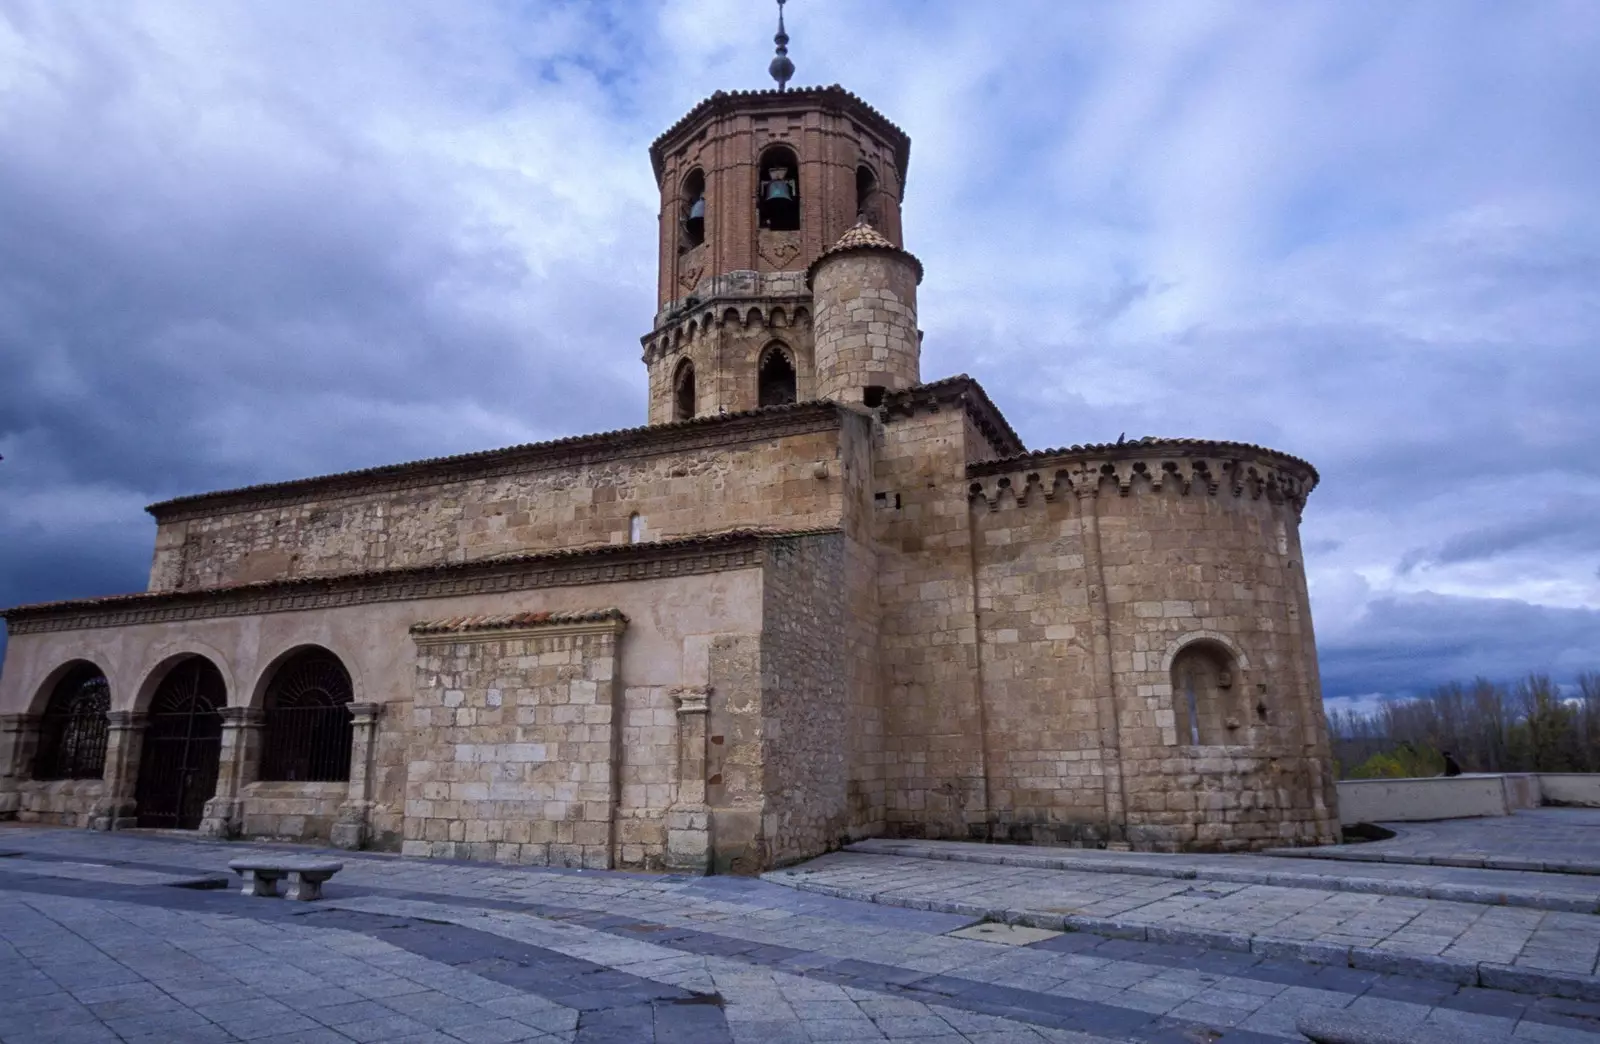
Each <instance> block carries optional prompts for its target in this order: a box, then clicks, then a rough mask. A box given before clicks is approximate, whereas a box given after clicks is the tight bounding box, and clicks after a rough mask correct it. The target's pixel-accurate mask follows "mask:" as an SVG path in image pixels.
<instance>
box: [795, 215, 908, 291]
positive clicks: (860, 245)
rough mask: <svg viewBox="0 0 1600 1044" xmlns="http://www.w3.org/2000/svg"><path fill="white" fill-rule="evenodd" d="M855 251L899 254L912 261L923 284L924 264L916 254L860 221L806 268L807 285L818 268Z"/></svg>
mask: <svg viewBox="0 0 1600 1044" xmlns="http://www.w3.org/2000/svg"><path fill="white" fill-rule="evenodd" d="M853 250H883V251H887V252H889V253H892V254H899V255H900V256H901V257H903V258H905V259H906V260H908V261H910V262H911V264H912V266H913V267H914V268H916V270H917V282H919V283H920V282H922V262H921V261H918V260H917V256H916V255H915V254H913V253H910V252H909V251H906V250H901V249H900V248H899V247H897V246H895V245H894V244H893V243H891V242H889V240H888V239H887V238H886V237H885V236H884V235H883V233H882V232H879V231H878V230H877V229H875V228H873V227H872V226H871V225H869V224H867V223H866V222H865V221H858V222H857V223H856V224H854V225H852V226H850V228H849V229H847V230H846V231H845V234H844V235H842V236H840V237H839V241H838V242H837V243H835V244H833V246H831V247H829V248H828V249H826V250H824V251H823V252H822V253H820V254H818V255H817V259H816V260H815V261H813V262H811V264H810V266H809V267H807V268H806V285H807V286H810V285H811V278H812V276H814V275H816V273H817V267H818V266H819V265H821V264H822V263H823V262H824V261H826V260H827V259H828V258H830V257H836V256H837V255H839V254H848V253H850V252H851V251H853Z"/></svg>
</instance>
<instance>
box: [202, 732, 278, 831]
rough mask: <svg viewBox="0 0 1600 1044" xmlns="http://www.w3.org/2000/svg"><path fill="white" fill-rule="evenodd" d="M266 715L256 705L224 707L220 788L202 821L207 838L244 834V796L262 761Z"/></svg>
mask: <svg viewBox="0 0 1600 1044" xmlns="http://www.w3.org/2000/svg"><path fill="white" fill-rule="evenodd" d="M264 720H265V715H263V714H262V712H261V711H259V710H256V709H255V708H254V707H224V708H222V754H221V758H220V761H219V763H218V765H217V791H216V793H215V794H213V795H212V797H211V800H209V801H207V802H206V807H205V812H204V813H203V815H202V818H201V820H200V833H201V834H202V835H203V836H205V837H215V838H221V839H223V840H229V841H231V840H232V839H234V838H236V837H238V836H239V835H240V834H242V833H244V798H242V797H240V793H241V792H242V791H243V789H244V785H245V784H246V783H250V782H253V781H254V780H255V778H256V774H257V772H259V771H260V764H261V725H262V723H263V721H264Z"/></svg>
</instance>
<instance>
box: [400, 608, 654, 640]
mask: <svg viewBox="0 0 1600 1044" xmlns="http://www.w3.org/2000/svg"><path fill="white" fill-rule="evenodd" d="M627 626H628V618H627V617H626V616H624V615H623V613H622V610H620V609H588V610H584V611H582V612H572V613H506V614H503V615H498V616H458V617H454V618H452V619H449V620H429V621H423V622H420V623H414V624H412V625H411V640H412V641H414V642H416V643H417V645H418V647H427V646H430V645H458V644H461V643H464V642H506V641H515V640H518V639H524V638H525V639H534V640H541V639H545V638H560V637H567V636H572V635H612V636H615V635H618V634H621V633H622V631H623V629H624V628H625V627H627Z"/></svg>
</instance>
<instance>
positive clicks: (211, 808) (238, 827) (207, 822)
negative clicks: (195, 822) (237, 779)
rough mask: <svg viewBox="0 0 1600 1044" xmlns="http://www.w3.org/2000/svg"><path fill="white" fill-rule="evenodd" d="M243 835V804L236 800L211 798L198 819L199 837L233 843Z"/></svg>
mask: <svg viewBox="0 0 1600 1044" xmlns="http://www.w3.org/2000/svg"><path fill="white" fill-rule="evenodd" d="M243 833H244V802H242V801H240V800H239V799H238V798H212V799H211V800H210V801H207V802H206V807H205V812H204V813H203V815H202V816H201V819H200V836H201V837H210V838H215V839H217V840H219V841H233V840H235V839H237V838H238V837H239V836H240V835H241V834H243Z"/></svg>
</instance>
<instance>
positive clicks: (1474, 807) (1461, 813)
mask: <svg viewBox="0 0 1600 1044" xmlns="http://www.w3.org/2000/svg"><path fill="white" fill-rule="evenodd" d="M1546 778H1548V777H1543V776H1538V775H1534V774H1532V773H1504V774H1488V773H1484V774H1478V773H1473V774H1470V775H1461V776H1432V777H1425V778H1421V779H1347V780H1342V781H1341V782H1340V783H1339V822H1340V824H1341V825H1344V826H1349V825H1350V824H1352V823H1417V822H1425V821H1428V820H1433V819H1466V818H1469V817H1472V816H1507V815H1510V814H1511V813H1512V812H1515V811H1517V810H1519V809H1525V808H1537V807H1538V806H1539V805H1540V804H1541V802H1542V801H1546V800H1549V799H1548V797H1547V796H1545V795H1544V792H1543V780H1544V779H1546ZM1568 778H1574V777H1568ZM1576 778H1581V779H1588V780H1593V781H1594V782H1593V783H1592V784H1589V787H1588V792H1589V793H1590V794H1591V795H1593V796H1594V798H1595V799H1596V803H1597V804H1600V775H1597V776H1580V777H1576ZM1581 790H1582V786H1581V785H1579V784H1572V785H1570V786H1569V787H1568V792H1569V793H1578V792H1580V791H1581ZM1571 803H1573V804H1578V803H1581V802H1571Z"/></svg>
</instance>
